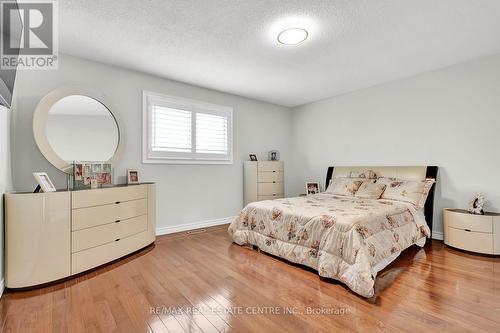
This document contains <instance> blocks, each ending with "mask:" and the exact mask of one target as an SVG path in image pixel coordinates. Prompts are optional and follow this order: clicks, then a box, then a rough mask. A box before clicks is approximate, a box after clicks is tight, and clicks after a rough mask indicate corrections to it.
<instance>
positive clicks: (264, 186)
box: [257, 183, 284, 196]
mask: <svg viewBox="0 0 500 333" xmlns="http://www.w3.org/2000/svg"><path fill="white" fill-rule="evenodd" d="M283 192H284V191H283V183H275V184H274V183H259V184H258V185H257V194H258V195H259V196H261V195H271V196H272V195H274V194H283Z"/></svg>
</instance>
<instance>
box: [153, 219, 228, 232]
mask: <svg viewBox="0 0 500 333" xmlns="http://www.w3.org/2000/svg"><path fill="white" fill-rule="evenodd" d="M235 217H236V216H231V217H225V218H221V219H215V220H208V221H200V222H195V223H188V224H180V225H174V226H171V227H161V228H156V236H161V235H167V234H173V233H176V232H183V231H188V230H194V229H200V228H208V227H214V226H217V225H221V224H228V223H231V222H233V221H234V219H235Z"/></svg>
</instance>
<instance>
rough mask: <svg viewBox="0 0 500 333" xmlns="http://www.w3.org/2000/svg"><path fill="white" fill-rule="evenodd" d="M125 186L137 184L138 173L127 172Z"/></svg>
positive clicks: (135, 171)
mask: <svg viewBox="0 0 500 333" xmlns="http://www.w3.org/2000/svg"><path fill="white" fill-rule="evenodd" d="M127 184H139V171H137V170H127Z"/></svg>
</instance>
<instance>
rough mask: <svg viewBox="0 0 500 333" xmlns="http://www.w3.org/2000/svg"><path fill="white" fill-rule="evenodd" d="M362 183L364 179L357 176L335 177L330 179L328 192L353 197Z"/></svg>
mask: <svg viewBox="0 0 500 333" xmlns="http://www.w3.org/2000/svg"><path fill="white" fill-rule="evenodd" d="M362 183H363V180H360V179H357V178H344V177H339V178H333V179H332V180H331V181H330V185H329V186H328V189H327V190H326V193H331V194H335V195H345V196H349V197H353V196H354V194H356V191H357V190H358V188H359V187H360V186H361V184H362Z"/></svg>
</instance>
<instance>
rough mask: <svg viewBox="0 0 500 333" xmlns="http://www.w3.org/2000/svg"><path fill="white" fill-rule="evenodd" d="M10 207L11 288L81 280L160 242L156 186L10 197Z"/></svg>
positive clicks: (8, 258) (8, 268)
mask: <svg viewBox="0 0 500 333" xmlns="http://www.w3.org/2000/svg"><path fill="white" fill-rule="evenodd" d="M5 204H6V209H5V212H6V221H5V229H6V234H5V240H6V242H5V248H6V251H5V252H6V253H5V254H6V274H5V282H6V286H7V287H9V288H25V287H31V286H36V285H40V284H44V283H48V282H52V281H55V280H59V279H62V278H65V277H68V276H71V275H74V274H78V273H81V272H84V271H86V270H89V269H92V268H94V267H98V266H100V265H103V264H106V263H108V262H110V261H112V260H115V259H118V258H120V257H123V256H125V255H127V254H130V253H132V252H135V251H137V250H139V249H141V248H143V247H145V246H147V245H149V244H151V243H153V242H154V240H155V228H156V195H155V185H154V184H140V185H131V186H115V187H111V188H103V189H93V190H81V191H69V192H68V191H64V192H55V193H28V194H6V196H5Z"/></svg>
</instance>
